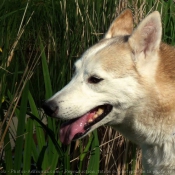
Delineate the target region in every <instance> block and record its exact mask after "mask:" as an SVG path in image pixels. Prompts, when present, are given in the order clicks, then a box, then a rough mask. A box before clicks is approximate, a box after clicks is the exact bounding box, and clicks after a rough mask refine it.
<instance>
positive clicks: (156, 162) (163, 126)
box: [112, 99, 175, 175]
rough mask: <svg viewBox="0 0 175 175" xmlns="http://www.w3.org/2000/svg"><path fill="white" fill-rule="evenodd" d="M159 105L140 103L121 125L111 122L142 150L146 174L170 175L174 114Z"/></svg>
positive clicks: (173, 160) (173, 159)
mask: <svg viewBox="0 0 175 175" xmlns="http://www.w3.org/2000/svg"><path fill="white" fill-rule="evenodd" d="M160 105H161V104H160V102H159V100H158V99H150V100H149V101H148V102H147V104H144V103H139V104H137V107H133V108H132V107H131V108H130V109H129V111H127V112H126V113H125V114H124V115H125V117H124V118H125V119H124V120H123V121H122V122H121V123H116V124H115V122H112V123H113V125H112V126H113V127H114V128H115V129H116V130H118V131H119V132H121V134H122V135H124V136H125V137H126V138H128V139H129V140H131V141H133V142H135V143H136V144H137V145H139V146H140V147H141V149H142V159H143V165H144V171H145V173H146V174H154V173H155V174H156V171H161V169H163V170H164V171H167V172H166V173H164V174H167V175H168V173H169V174H173V173H172V171H171V170H173V169H175V167H174V164H175V126H173V121H171V119H173V115H175V112H173V111H171V113H170V112H169V113H168V112H167V110H166V108H167V106H166V104H164V106H163V107H160ZM162 105H163V104H162ZM148 170H149V172H148ZM158 174H159V173H158ZM174 174H175V172H174Z"/></svg>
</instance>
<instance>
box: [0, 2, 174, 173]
mask: <svg viewBox="0 0 175 175" xmlns="http://www.w3.org/2000/svg"><path fill="white" fill-rule="evenodd" d="M174 6H175V4H174V2H173V0H168V1H163V0H156V1H153V0H150V1H146V0H145V1H143V0H137V1H134V0H128V1H126V0H125V1H123V0H113V1H110V0H98V1H96V0H87V1H83V0H72V1H68V0H59V1H56V0H55V1H53V0H48V1H37V0H33V1H30V0H28V1H27V0H26V1H20V0H13V1H5V0H3V1H2V2H1V4H0V77H1V78H0V152H1V157H0V172H1V173H6V174H13V173H15V174H30V173H31V172H33V173H34V172H35V173H36V174H44V173H47V174H55V173H56V174H63V173H65V174H75V173H77V174H83V173H84V174H107V173H108V174H116V173H118V174H131V173H133V174H136V172H137V174H141V169H142V165H141V153H140V150H139V148H138V147H137V146H136V145H134V144H133V143H131V142H129V141H128V140H126V139H125V138H123V137H122V136H121V135H120V134H119V133H118V132H116V131H114V130H112V129H111V128H110V127H101V128H99V129H98V130H96V131H94V132H93V133H92V134H90V135H89V136H87V137H86V138H84V139H82V140H79V141H76V142H73V143H72V144H71V145H69V146H63V145H62V144H61V143H60V141H59V137H58V133H59V127H60V124H61V121H58V120H55V119H52V118H50V117H47V116H45V114H44V113H43V111H42V110H41V107H40V106H41V103H42V101H43V100H45V99H47V98H49V97H50V96H52V94H54V93H55V92H57V91H58V90H60V89H61V88H62V87H63V86H64V85H65V84H66V83H67V82H68V81H69V80H70V79H71V76H72V67H73V63H74V62H75V60H77V59H78V58H79V57H80V56H81V54H82V53H83V52H84V50H86V49H87V48H88V47H90V46H91V45H93V44H94V43H96V42H97V41H99V40H100V39H101V38H102V37H103V35H104V33H105V32H106V31H107V29H108V27H109V25H110V23H111V22H112V20H113V19H114V18H115V17H116V16H117V15H118V14H119V13H120V12H121V11H122V10H123V9H125V8H127V7H129V8H131V9H132V11H133V14H134V16H135V18H134V22H135V25H137V23H138V22H139V21H140V20H141V19H143V18H144V17H145V16H146V15H147V14H148V13H150V12H151V11H154V10H158V11H159V12H160V13H161V14H162V22H163V29H164V30H163V41H165V42H168V43H169V44H172V45H174V44H175V43H174V42H175V35H174V33H175V30H174V26H175V14H174V12H175V11H174V10H175V9H174V8H175V7H174ZM116 11H117V13H116Z"/></svg>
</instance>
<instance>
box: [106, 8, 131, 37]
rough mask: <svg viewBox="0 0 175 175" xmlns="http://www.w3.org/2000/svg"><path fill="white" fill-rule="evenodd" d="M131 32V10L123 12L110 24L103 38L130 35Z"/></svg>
mask: <svg viewBox="0 0 175 175" xmlns="http://www.w3.org/2000/svg"><path fill="white" fill-rule="evenodd" d="M132 31H133V15H132V12H131V10H129V9H126V10H125V11H123V12H122V13H121V14H120V15H119V16H118V17H117V18H116V19H115V20H114V21H113V23H112V24H111V26H110V28H109V30H108V31H107V33H106V35H105V38H112V37H115V36H119V35H131V33H132Z"/></svg>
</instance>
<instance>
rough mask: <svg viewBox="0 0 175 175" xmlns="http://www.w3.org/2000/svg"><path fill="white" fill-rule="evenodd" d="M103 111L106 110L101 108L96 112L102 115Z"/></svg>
mask: <svg viewBox="0 0 175 175" xmlns="http://www.w3.org/2000/svg"><path fill="white" fill-rule="evenodd" d="M103 111H104V110H103V109H101V108H99V109H98V111H97V113H96V114H98V115H101V114H103Z"/></svg>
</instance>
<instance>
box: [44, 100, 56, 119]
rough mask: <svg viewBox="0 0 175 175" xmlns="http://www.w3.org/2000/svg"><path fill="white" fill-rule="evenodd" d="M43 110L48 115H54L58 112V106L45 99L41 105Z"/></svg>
mask: <svg viewBox="0 0 175 175" xmlns="http://www.w3.org/2000/svg"><path fill="white" fill-rule="evenodd" d="M42 108H43V109H44V112H45V113H46V114H47V115H49V116H53V117H54V116H55V115H56V114H57V112H58V106H57V104H56V103H55V102H54V101H45V102H44V103H43V105H42Z"/></svg>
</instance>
